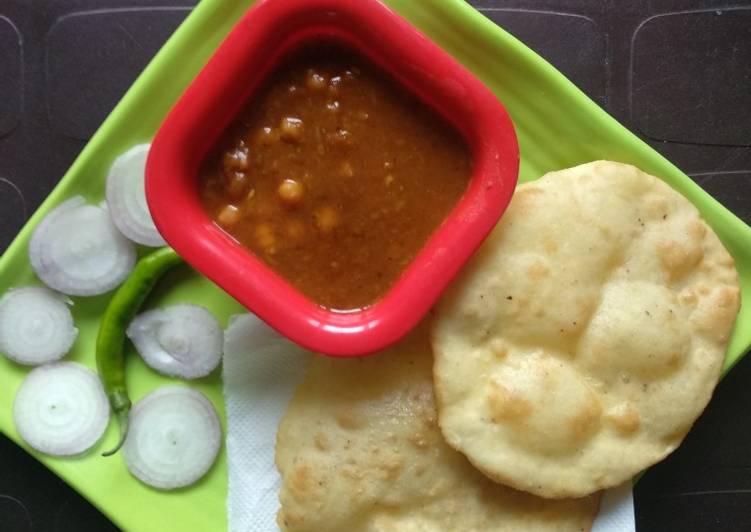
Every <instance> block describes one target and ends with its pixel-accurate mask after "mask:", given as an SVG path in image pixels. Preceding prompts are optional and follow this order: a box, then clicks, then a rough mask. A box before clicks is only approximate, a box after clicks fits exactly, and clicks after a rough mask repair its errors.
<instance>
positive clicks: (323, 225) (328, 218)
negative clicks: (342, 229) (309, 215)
mask: <svg viewBox="0 0 751 532" xmlns="http://www.w3.org/2000/svg"><path fill="white" fill-rule="evenodd" d="M313 216H314V218H315V223H316V227H317V228H318V229H320V230H321V231H323V232H324V233H329V232H331V231H333V230H334V228H335V227H336V226H337V225H339V213H338V212H337V210H336V209H335V208H334V207H331V206H330V205H324V206H323V207H319V208H318V209H316V211H315V213H313Z"/></svg>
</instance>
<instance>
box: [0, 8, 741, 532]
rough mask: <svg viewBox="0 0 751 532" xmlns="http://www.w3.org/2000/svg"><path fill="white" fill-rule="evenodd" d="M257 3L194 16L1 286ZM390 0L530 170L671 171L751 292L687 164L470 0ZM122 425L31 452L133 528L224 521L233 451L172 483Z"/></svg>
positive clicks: (89, 152) (721, 218)
mask: <svg viewBox="0 0 751 532" xmlns="http://www.w3.org/2000/svg"><path fill="white" fill-rule="evenodd" d="M251 3H252V2H251V1H238V0H204V1H203V2H201V4H200V5H199V6H198V7H197V8H196V9H195V11H194V12H193V13H192V14H191V15H190V16H189V17H188V18H187V19H186V21H185V22H184V23H183V24H182V26H180V28H179V29H178V30H177V31H176V32H175V34H174V35H173V36H172V38H171V39H170V40H169V41H168V42H167V44H166V45H165V46H164V48H162V50H161V51H160V52H159V53H158V54H157V55H156V57H155V58H154V60H153V61H152V62H151V64H150V65H149V66H148V67H147V68H146V69H145V70H144V72H143V74H142V75H141V76H140V77H139V78H138V80H137V81H136V82H135V83H134V84H133V87H132V88H131V89H130V90H129V91H128V93H127V94H126V95H125V96H124V97H123V99H122V101H121V102H120V103H119V105H118V106H117V107H116V108H115V110H114V111H113V112H112V114H111V115H110V116H109V118H107V120H106V121H105V122H104V124H103V125H102V127H101V128H100V129H99V131H97V133H96V134H95V135H94V136H93V137H92V139H91V141H90V142H89V143H88V145H87V146H86V147H85V148H84V150H83V151H82V152H81V154H80V156H79V157H78V159H76V161H75V163H74V164H73V166H72V167H71V168H70V170H69V171H68V173H67V174H66V175H65V176H64V177H63V179H62V181H60V184H59V185H58V186H57V187H56V188H55V190H54V191H53V192H52V194H50V196H49V198H47V200H46V201H45V202H44V204H42V206H41V207H40V208H39V210H38V211H37V212H36V213H35V214H34V216H32V218H31V220H29V223H28V224H26V226H25V227H24V228H23V230H22V231H21V233H20V234H19V235H18V237H17V238H16V240H15V241H14V242H13V243H12V244H11V246H10V247H9V248H8V250H7V251H6V253H5V254H4V255H3V256H2V258H0V293H2V292H4V291H5V290H6V289H7V288H9V287H12V286H17V285H24V284H30V283H38V281H37V280H36V278H35V277H34V275H33V273H32V272H31V270H30V267H29V262H28V258H27V245H28V241H29V237H30V235H31V230H32V228H33V227H34V226H35V225H36V224H37V223H38V222H39V220H40V219H41V218H42V217H43V216H44V214H45V213H46V212H47V211H49V210H50V209H51V208H52V207H53V206H54V205H56V204H58V203H60V202H61V201H62V200H64V199H66V198H68V197H70V196H72V195H74V194H83V195H84V196H86V197H87V198H89V199H90V200H92V201H99V200H101V199H102V198H103V193H104V178H105V175H106V173H107V169H108V168H109V165H110V164H111V163H112V160H113V159H114V158H115V157H116V156H117V155H118V154H120V153H122V152H123V151H125V150H126V149H127V148H129V147H130V146H132V145H133V144H136V143H139V142H144V141H148V140H149V139H151V137H152V136H153V135H154V133H155V131H156V129H157V127H158V126H159V123H160V122H161V121H162V119H163V118H164V116H165V114H166V113H167V111H168V110H169V108H170V107H171V105H172V104H173V102H175V100H176V99H177V98H178V97H179V95H180V94H181V92H182V91H183V90H184V89H185V87H186V86H187V85H188V83H189V82H190V80H191V79H192V78H193V77H194V76H195V74H196V73H197V72H198V71H199V69H200V68H201V66H202V65H203V64H204V63H205V62H206V60H207V59H208V57H209V56H210V55H211V53H212V52H213V51H214V49H215V48H216V47H217V45H218V44H219V43H220V41H221V40H222V38H223V37H224V36H225V35H226V34H227V32H228V31H229V30H230V28H231V27H232V25H233V24H234V23H235V21H236V20H237V19H238V18H239V17H240V16H241V15H242V14H243V13H244V12H245V10H246V9H247V8H248V6H249V5H250V4H251ZM387 3H388V4H389V5H391V6H392V7H393V8H394V9H395V10H396V11H398V12H399V13H401V14H402V15H403V16H405V17H406V18H407V19H409V20H410V21H411V22H412V23H413V24H415V25H416V26H417V27H418V28H420V29H421V30H422V31H423V32H425V33H426V34H427V35H428V36H429V37H431V38H432V39H433V40H434V41H435V42H437V43H438V44H439V45H440V46H442V47H443V48H444V49H445V50H447V51H448V52H449V53H451V54H452V55H453V56H454V57H456V58H457V59H458V60H459V61H461V62H462V63H463V64H464V65H465V66H466V67H467V68H469V69H470V70H471V71H473V72H474V73H475V74H476V75H477V76H478V77H479V78H480V79H481V80H482V81H483V82H484V83H485V84H486V85H487V86H488V87H490V88H491V89H492V90H493V91H494V92H495V93H496V94H497V95H498V97H499V98H500V99H501V101H503V103H504V104H505V106H506V108H507V109H508V111H509V112H510V113H511V116H512V118H513V120H514V123H515V124H516V128H517V133H518V135H519V142H520V145H521V154H522V161H521V179H522V180H530V179H534V178H535V177H538V176H540V175H542V174H543V173H545V172H547V171H549V170H554V169H560V168H565V167H568V166H573V165H576V164H579V163H583V162H586V161H590V160H594V159H613V160H616V161H623V162H628V163H632V164H635V165H637V166H639V167H641V168H642V169H644V170H646V171H647V172H649V173H651V174H654V175H657V176H660V177H662V178H664V179H665V181H667V182H668V183H669V184H670V185H672V186H673V187H674V188H676V189H677V190H679V191H680V192H682V193H683V194H684V195H685V196H686V197H688V198H689V199H690V200H691V201H692V202H693V203H694V204H695V205H696V206H697V207H698V208H699V210H701V212H702V213H703V215H704V217H705V218H706V219H707V221H708V222H709V223H710V224H711V225H712V227H713V228H714V229H715V231H717V233H718V234H719V235H720V237H721V238H722V240H723V242H724V243H725V245H726V246H727V247H728V249H729V250H730V252H731V253H732V254H733V256H734V257H735V260H736V264H737V266H738V269H739V271H740V275H741V284H742V289H743V301H745V302H748V301H751V228H749V227H748V226H746V225H745V224H743V223H742V222H741V221H740V220H739V219H738V218H736V217H735V216H734V215H733V214H731V213H730V212H729V211H728V210H727V209H725V208H724V207H722V206H721V205H720V204H719V203H717V201H715V200H714V199H712V198H711V197H710V196H709V195H708V194H706V193H705V192H704V191H703V190H701V189H700V188H699V187H698V186H697V185H695V184H694V183H693V181H691V179H690V178H688V177H687V176H686V175H685V174H684V173H683V172H681V171H680V170H678V169H677V168H676V167H675V166H673V165H672V164H671V163H669V162H668V161H667V160H665V159H664V158H663V157H662V156H660V155H659V154H658V153H656V152H655V151H654V150H652V149H651V148H650V147H649V146H647V145H646V144H645V143H644V142H642V141H641V140H639V139H638V138H637V137H636V136H634V135H633V134H632V133H630V132H629V131H628V130H626V129H625V128H624V127H622V126H621V125H620V124H618V123H617V122H616V121H615V120H614V119H612V118H611V117H610V116H609V115H607V114H606V113H605V112H604V111H603V110H602V109H600V108H599V107H598V106H597V105H595V104H594V103H593V102H592V101H591V100H589V98H587V97H586V96H585V95H584V94H583V93H582V92H581V91H579V90H578V89H577V88H576V87H575V86H574V85H573V84H572V83H571V82H569V81H568V80H567V79H566V78H564V77H563V76H562V75H561V74H560V73H559V72H557V71H556V70H555V69H554V68H552V67H551V66H550V65H549V64H548V63H546V62H545V61H544V60H543V59H541V58H540V57H539V56H537V55H536V54H535V53H534V52H532V51H531V50H529V49H528V48H527V47H526V46H524V45H523V44H521V43H520V42H519V41H517V40H516V39H514V38H513V37H512V36H510V35H509V34H507V33H506V32H504V31H503V30H501V29H499V28H498V27H496V26H495V25H494V24H493V23H492V22H490V21H488V20H487V19H485V18H484V17H483V16H482V15H480V14H479V13H478V12H476V11H475V10H474V9H472V8H471V7H470V6H469V5H467V4H465V3H463V2H462V1H461V0H420V1H419V2H416V1H414V0H388V1H387ZM170 280H171V281H172V282H170V283H165V284H166V285H168V286H167V288H166V289H165V288H164V287H162V288H161V289H160V291H159V293H157V294H155V296H154V297H153V298H152V300H151V302H150V304H166V303H174V302H178V301H180V302H187V301H190V302H200V303H201V304H204V305H206V306H208V307H209V308H211V310H213V311H214V312H215V313H216V314H217V315H218V316H219V317H220V318H221V319H223V320H226V318H227V316H229V315H230V314H233V313H235V312H238V311H239V310H240V307H239V306H238V304H237V303H235V302H234V301H233V300H232V299H230V298H229V297H228V296H226V295H225V294H224V293H223V292H222V291H220V290H219V289H218V288H216V287H215V286H214V285H213V284H211V283H210V282H208V281H206V280H205V279H203V278H202V277H200V276H198V275H196V274H194V273H191V272H189V271H186V270H183V271H176V272H174V274H172V275H171V277H170ZM106 302H107V296H101V297H97V298H91V299H81V298H76V301H75V307H74V315H75V319H76V323H77V325H78V327H79V329H80V331H81V332H80V336H79V338H78V340H77V342H76V344H75V347H74V350H73V352H72V354H71V355H70V357H69V358H70V359H72V360H77V361H80V362H83V363H84V364H86V365H88V366H90V367H94V338H95V335H96V329H97V325H98V319H99V316H100V315H101V313H102V310H103V309H104V307H105V305H106ZM750 344H751V305H749V304H748V303H745V304H744V305H743V307H742V308H741V313H740V316H739V318H738V322H737V324H736V327H735V333H734V334H733V338H732V340H731V342H730V346H729V348H728V355H727V361H726V369H729V368H730V367H731V366H732V365H733V364H734V363H735V362H737V361H738V360H739V359H740V357H741V356H742V355H743V354H744V353H745V352H746V351H747V350H748V348H749V345H750ZM0 359H1V360H0V430H2V431H3V432H4V433H5V434H7V435H8V436H9V437H10V438H11V439H13V440H14V441H16V442H19V443H20V444H21V445H22V446H24V447H26V446H25V445H24V444H23V443H22V442H20V439H19V437H18V433H17V432H16V430H15V428H14V427H13V422H12V417H11V405H12V402H13V397H14V395H15V393H16V390H17V389H18V386H19V384H20V383H21V380H22V379H23V377H24V376H25V375H26V373H27V370H26V369H25V368H22V367H20V366H17V365H14V364H13V363H11V362H8V361H7V360H5V359H4V358H3V357H0ZM128 379H129V384H130V387H131V389H132V393H133V397H134V398H135V399H138V398H140V397H141V396H143V395H144V394H146V393H147V392H149V391H150V390H152V389H153V388H155V387H157V386H160V385H163V384H165V383H166V382H168V381H169V379H165V378H161V377H158V376H156V375H155V374H154V373H153V372H152V371H150V370H149V369H148V368H146V367H145V366H144V364H143V363H142V362H141V361H140V359H139V358H138V357H137V356H131V357H129V361H128ZM196 387H197V388H199V389H200V390H201V391H203V392H205V393H206V394H207V395H208V396H209V397H210V398H211V399H212V400H213V402H214V404H215V405H216V407H217V409H218V410H219V412H220V413H221V414H222V419H224V408H223V403H222V389H221V382H220V378H219V376H218V375H214V376H212V377H209V378H206V379H203V380H201V381H199V382H197V383H196ZM115 432H116V431H115V427H114V424H112V425H111V426H110V427H109V429H108V432H107V434H106V436H105V438H104V440H103V442H102V443H100V445H99V446H98V447H97V448H96V449H94V452H92V453H91V454H89V455H87V456H85V457H82V458H77V459H66V460H61V459H55V458H49V457H46V456H42V455H39V454H38V453H35V452H34V451H31V450H30V451H29V452H31V453H32V454H33V455H34V456H35V457H37V458H38V459H39V460H40V461H41V462H43V463H44V464H45V465H46V466H47V467H49V468H50V469H51V470H52V471H54V472H55V473H56V474H57V475H59V476H60V477H61V478H63V479H64V480H65V481H66V482H68V483H69V484H70V485H71V486H72V487H74V488H75V489H76V490H78V491H79V492H80V493H81V494H82V495H83V496H85V497H86V498H87V499H89V500H90V501H91V502H92V503H94V504H95V505H96V506H97V507H98V508H99V509H101V510H102V511H103V512H104V513H105V514H107V515H108V516H109V517H110V518H111V519H112V520H113V521H114V522H115V523H117V524H118V525H120V526H121V527H122V528H124V529H127V530H137V531H150V530H154V531H160V532H168V531H171V530H175V531H185V530H207V531H215V530H225V529H226V527H227V520H226V494H227V462H226V455H225V454H224V452H222V454H221V456H220V458H219V460H218V462H217V464H216V466H215V467H214V468H213V469H212V470H211V472H210V473H209V474H208V475H207V476H206V477H205V478H204V479H203V480H202V481H201V482H200V483H199V484H197V485H196V486H193V487H191V488H188V489H185V490H181V491H177V492H172V493H163V492H159V491H156V490H153V489H150V488H147V487H145V486H144V485H142V484H140V483H139V482H137V481H136V480H134V479H133V478H132V477H131V476H130V475H129V474H128V472H127V471H126V469H125V466H124V464H123V463H122V458H121V457H120V456H115V457H112V458H102V457H100V456H99V451H101V450H102V449H104V448H105V447H109V446H111V445H112V444H113V443H114V441H115V438H116V434H115Z"/></svg>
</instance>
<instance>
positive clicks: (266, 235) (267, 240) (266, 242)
mask: <svg viewBox="0 0 751 532" xmlns="http://www.w3.org/2000/svg"><path fill="white" fill-rule="evenodd" d="M253 238H254V239H255V241H256V245H257V246H258V247H260V248H261V249H263V251H265V252H266V253H274V252H276V249H275V247H274V246H276V234H274V229H273V228H272V227H271V225H269V224H267V223H259V224H258V225H256V226H255V228H253Z"/></svg>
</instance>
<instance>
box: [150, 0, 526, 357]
mask: <svg viewBox="0 0 751 532" xmlns="http://www.w3.org/2000/svg"><path fill="white" fill-rule="evenodd" d="M322 36H325V37H326V38H328V39H334V40H336V41H339V42H341V43H343V44H345V45H346V46H348V47H350V48H352V49H355V50H357V51H358V52H359V53H361V54H362V55H364V56H365V57H367V58H369V59H370V60H371V61H372V62H374V63H375V64H377V65H378V66H380V67H381V68H382V69H383V70H385V71H386V72H388V73H389V74H390V75H391V76H393V77H394V78H395V79H396V80H397V81H398V82H400V83H401V84H403V85H404V86H405V87H406V88H407V89H408V90H410V91H411V92H413V93H414V94H416V95H417V96H418V97H419V98H421V99H422V100H423V101H424V102H425V103H427V104H428V105H429V106H430V107H432V108H433V109H434V110H435V111H436V112H438V113H439V114H440V115H442V116H443V117H444V118H445V119H446V120H447V121H449V122H450V123H452V124H453V125H454V126H455V127H456V128H457V129H458V130H459V131H461V132H462V133H463V135H464V136H465V138H466V139H467V141H468V143H469V145H470V147H471V149H472V154H473V175H472V178H471V181H470V184H469V187H468V189H467V191H466V192H465V194H464V195H463V196H462V198H461V199H460V201H459V202H458V203H457V205H456V206H455V208H454V209H453V210H452V211H451V213H450V214H449V216H448V217H447V218H446V219H445V220H444V222H443V223H442V224H441V226H440V227H439V228H438V229H437V230H436V231H435V232H434V233H433V235H432V236H431V237H430V239H429V240H428V242H427V243H426V245H425V246H424V247H423V249H422V250H421V251H420V252H419V253H418V255H417V256H416V258H415V259H414V260H413V262H412V263H411V264H410V266H409V267H408V268H407V269H406V270H405V271H404V273H403V274H402V275H401V277H400V278H399V280H398V281H397V282H396V283H395V284H394V285H393V287H392V288H391V289H390V290H389V292H387V293H386V294H385V295H384V297H383V298H382V299H380V300H379V301H378V302H376V303H375V304H373V305H372V306H370V307H368V308H365V309H362V310H356V311H350V312H341V311H330V310H327V309H325V308H323V307H321V306H320V305H318V304H316V303H315V302H313V301H311V300H310V299H308V298H306V297H305V296H304V295H303V294H302V293H301V292H299V291H298V290H297V289H296V288H294V287H293V286H291V285H290V284H289V283H288V282H286V281H285V280H284V279H283V278H282V277H281V276H279V275H278V274H276V273H275V272H274V271H273V270H271V269H270V268H269V267H268V266H266V265H265V264H264V263H263V262H262V261H261V260H260V259H258V258H256V257H255V256H254V255H253V254H252V253H251V252H250V251H248V250H247V249H246V248H245V247H243V246H242V245H240V244H239V243H237V242H236V241H235V240H234V239H233V238H232V237H231V236H229V235H228V234H227V233H225V232H224V231H223V230H222V229H220V228H219V227H218V226H217V225H216V224H215V223H214V222H213V221H212V220H211V219H210V218H209V217H208V215H207V214H206V213H205V212H204V210H203V208H202V206H201V203H200V200H199V197H198V185H197V176H198V170H199V167H200V165H201V162H202V161H203V160H204V158H205V157H206V156H207V154H208V152H209V151H210V149H211V148H212V146H213V145H214V144H215V143H216V141H217V139H218V138H219V136H220V135H221V133H222V131H223V130H224V129H225V128H226V127H227V126H228V125H229V124H230V123H231V121H232V119H233V118H234V116H235V115H236V114H237V113H238V112H239V110H240V108H241V107H242V106H243V104H244V103H245V102H246V101H247V99H248V98H249V97H250V96H251V94H252V93H253V91H254V90H255V89H256V88H257V87H258V85H259V84H260V83H261V82H262V81H263V80H264V78H265V77H266V76H267V75H268V74H269V73H270V71H271V70H272V69H273V68H274V66H275V65H276V64H277V63H278V62H279V61H280V60H281V59H282V58H283V57H284V56H285V54H286V53H287V52H289V51H290V50H291V49H292V48H294V47H296V46H298V45H299V44H300V43H302V42H304V41H306V40H308V39H314V38H320V37H322ZM518 169H519V148H518V144H517V141H516V135H515V133H514V128H513V125H512V123H511V120H510V119H509V117H508V115H507V113H506V111H505V110H504V108H503V106H502V105H501V104H500V102H499V101H498V100H497V99H496V98H495V97H494V96H493V94H492V93H491V92H490V91H489V90H488V89H487V88H486V87H485V86H483V85H482V83H480V81H479V80H477V79H476V78H475V77H474V76H473V75H472V74H470V73H469V72H468V71H467V70H466V69H464V68H463V67H462V66H461V65H459V63H457V62H456V61H455V60H454V59H452V58H451V57H450V56H449V55H448V54H446V53H445V52H443V51H442V50H441V49H440V48H438V47H437V46H436V45H435V44H433V43H432V42H431V41H429V40H428V39H427V38H426V37H425V36H424V35H422V34H421V33H420V32H419V31H418V30H416V29H415V28H414V27H413V26H411V25H410V24H409V23H408V22H406V21H405V20H404V19H402V18H401V17H399V16H398V15H396V14H395V13H393V12H392V11H390V10H389V9H388V8H387V7H385V6H384V5H383V4H381V3H380V2H378V1H377V0H358V1H352V0H264V1H261V2H259V3H258V4H257V5H256V6H255V7H253V8H252V9H251V10H249V11H248V13H246V15H245V16H244V17H243V18H242V19H241V20H240V22H239V23H238V24H237V25H236V26H235V28H234V29H233V30H232V32H231V33H230V34H229V36H228V37H227V38H226V39H225V41H224V42H223V43H222V45H221V46H220V47H219V49H218V50H217V51H216V53H215V54H214V56H213V57H212V58H211V59H210V60H209V62H208V63H207V64H206V66H205V67H204V68H203V70H202V71H201V72H200V74H199V75H198V76H197V77H196V79H195V80H194V81H193V83H192V84H191V85H190V87H189V88H188V89H187V90H186V92H185V93H184V94H183V96H182V97H181V98H180V100H179V101H178V102H177V104H176V105H175V106H174V108H173V109H172V111H171V112H170V114H169V115H168V116H167V119H166V120H165V121H164V123H163V124H162V127H161V128H160V130H159V132H158V133H157V135H156V137H155V139H154V142H153V144H152V148H151V152H150V155H149V159H148V163H147V169H146V196H147V199H148V204H149V208H150V210H151V213H152V215H153V217H154V221H155V223H156V226H157V228H158V229H159V231H160V232H161V233H162V235H163V236H164V238H165V239H166V240H167V242H168V243H169V244H170V245H171V246H172V247H173V248H174V249H175V250H176V251H177V252H178V253H179V254H180V255H182V256H183V257H184V258H185V260H186V261H187V262H188V263H190V264H191V265H192V266H193V267H194V268H196V269H197V270H198V271H200V272H201V273H203V274H204V275H206V276H207V277H209V278H210V279H212V280H213V281H214V282H216V283H217V284H218V285H219V286H221V287H222V288H223V289H224V290H226V291H227V292H228V293H229V294H230V295H232V296H233V297H235V298H236V299H237V300H238V301H239V302H240V303H242V304H243V305H244V306H246V307H247V308H248V309H250V310H251V311H253V312H254V313H256V314H257V315H258V316H259V317H260V318H261V319H263V320H264V321H266V322H267V323H268V324H269V325H271V326H272V327H273V328H275V329H276V330H277V331H279V332H280V333H281V334H283V335H285V336H287V337H288V338H290V339H291V340H293V341H295V342H297V343H298V344H300V345H302V346H304V347H306V348H308V349H311V350H314V351H319V352H322V353H325V354H330V355H337V356H355V355H363V354H367V353H372V352H374V351H377V350H379V349H382V348H384V347H386V346H388V345H389V344H391V343H393V342H395V341H397V340H398V339H399V338H401V337H402V336H403V335H404V334H406V333H407V332H408V331H409V330H410V329H411V328H412V327H414V326H415V325H416V324H417V323H418V322H419V321H420V319H421V318H422V317H423V316H424V315H425V313H426V312H427V311H428V310H429V309H430V307H431V306H432V305H433V303H434V302H435V301H436V299H437V298H438V296H439V295H440V294H441V292H442V291H443V289H444V288H445V287H446V286H447V285H448V283H449V282H450V281H451V279H452V278H453V277H454V275H456V273H457V272H458V271H459V269H460V268H461V266H462V265H463V264H464V263H465V262H466V261H467V260H468V259H469V257H470V256H471V255H472V253H473V252H474V251H475V249H477V247H478V246H479V245H480V243H481V242H482V240H483V239H484V238H485V237H486V236H487V234H488V233H489V232H490V230H491V229H492V228H493V226H494V225H495V223H496V222H497V221H498V219H499V218H500V216H501V215H502V214H503V212H504V210H505V209H506V206H507V205H508V202H509V201H510V199H511V195H512V193H513V191H514V187H515V186H516V180H517V174H518Z"/></svg>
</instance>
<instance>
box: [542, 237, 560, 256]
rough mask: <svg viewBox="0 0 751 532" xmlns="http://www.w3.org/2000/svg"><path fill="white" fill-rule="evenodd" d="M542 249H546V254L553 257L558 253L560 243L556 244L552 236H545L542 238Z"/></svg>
mask: <svg viewBox="0 0 751 532" xmlns="http://www.w3.org/2000/svg"><path fill="white" fill-rule="evenodd" d="M542 249H544V250H545V252H546V253H549V254H551V255H552V254H553V253H555V252H556V251H558V242H556V241H555V238H554V237H552V236H551V235H545V236H544V237H542Z"/></svg>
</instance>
